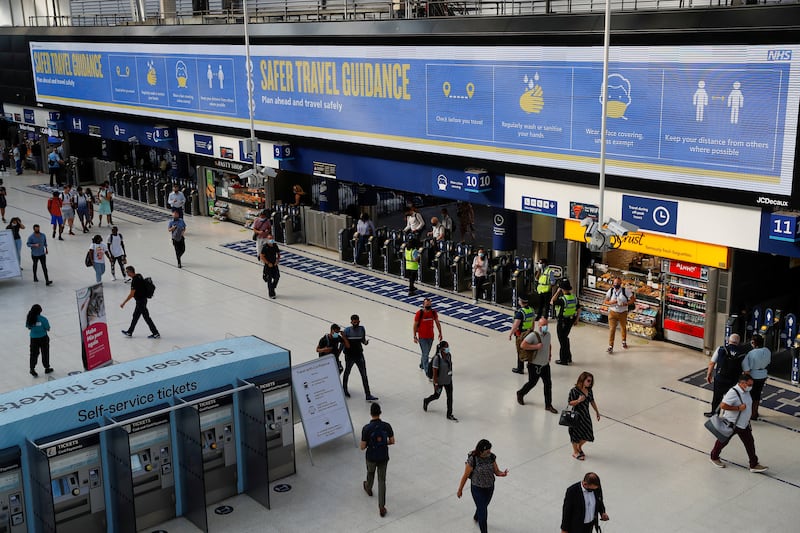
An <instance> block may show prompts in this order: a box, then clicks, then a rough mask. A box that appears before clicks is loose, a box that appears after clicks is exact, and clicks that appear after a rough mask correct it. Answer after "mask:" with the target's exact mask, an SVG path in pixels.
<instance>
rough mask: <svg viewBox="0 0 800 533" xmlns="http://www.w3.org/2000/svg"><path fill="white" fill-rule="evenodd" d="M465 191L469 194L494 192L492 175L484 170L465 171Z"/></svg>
mask: <svg viewBox="0 0 800 533" xmlns="http://www.w3.org/2000/svg"><path fill="white" fill-rule="evenodd" d="M464 190H465V191H467V192H481V193H484V192H489V191H491V190H492V175H491V174H489V173H488V172H487V171H486V170H483V169H467V170H466V171H464Z"/></svg>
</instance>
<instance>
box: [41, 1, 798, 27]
mask: <svg viewBox="0 0 800 533" xmlns="http://www.w3.org/2000/svg"><path fill="white" fill-rule="evenodd" d="M799 2H800V0H612V1H611V9H612V11H618V12H621V11H627V12H630V11H656V10H676V9H692V8H725V7H740V6H749V5H761V6H763V5H778V4H797V3H799ZM253 4H255V5H254V6H253V7H251V6H252V5H253ZM604 8H605V0H455V1H453V0H431V1H421V0H258V1H257V2H253V1H251V2H249V3H248V19H249V20H248V22H251V23H265V22H313V21H343V20H388V19H418V18H441V17H493V16H514V15H547V14H562V15H563V14H569V13H590V12H599V11H603V9H604ZM243 21H244V15H243V13H242V10H241V8H236V9H218V10H210V11H193V10H191V9H187V10H184V11H178V12H156V13H148V14H147V16H146V17H145V18H144V20H135V17H133V16H132V15H131V14H130V13H118V14H113V15H107V14H96V15H92V14H81V15H73V16H58V17H53V16H30V17H28V24H29V25H30V26H119V25H154V24H155V25H160V24H169V25H175V24H239V23H242V22H243Z"/></svg>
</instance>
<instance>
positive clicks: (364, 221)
mask: <svg viewBox="0 0 800 533" xmlns="http://www.w3.org/2000/svg"><path fill="white" fill-rule="evenodd" d="M374 236H375V224H373V222H372V219H370V216H369V213H361V217H360V218H359V219H358V224H356V234H355V239H356V249H355V256H354V257H353V262H354V263H358V259H359V258H360V257H361V253H362V252H363V251H364V246H365V245H366V244H367V241H368V240H369V238H370V237H374Z"/></svg>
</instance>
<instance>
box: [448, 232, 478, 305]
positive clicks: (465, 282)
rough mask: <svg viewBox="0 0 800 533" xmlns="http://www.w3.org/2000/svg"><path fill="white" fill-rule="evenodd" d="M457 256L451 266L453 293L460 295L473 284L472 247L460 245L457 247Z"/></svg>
mask: <svg viewBox="0 0 800 533" xmlns="http://www.w3.org/2000/svg"><path fill="white" fill-rule="evenodd" d="M454 253H455V255H454V256H453V261H452V263H451V265H450V268H451V274H452V277H453V292H455V293H459V292H462V291H465V290H467V287H469V286H470V284H471V283H472V263H471V262H469V261H470V259H471V258H472V255H473V254H472V245H469V244H465V243H463V242H462V243H459V244H457V245H456V247H455V252H454Z"/></svg>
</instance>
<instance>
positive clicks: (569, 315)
mask: <svg viewBox="0 0 800 533" xmlns="http://www.w3.org/2000/svg"><path fill="white" fill-rule="evenodd" d="M550 303H551V304H552V305H554V306H555V310H556V318H557V319H558V323H557V324H556V335H558V344H559V346H560V348H559V352H558V359H556V364H557V365H571V364H572V350H571V349H570V343H569V333H570V331H572V326H574V325H575V324H576V323H577V322H578V317H579V316H580V310H581V304H580V302H579V301H578V298H577V297H576V296H575V295H574V294H572V283H570V282H569V280H568V279H566V278H564V279H563V280H561V282H560V283H559V286H558V290H557V291H556V293H555V294H554V295H553V299H552V300H551V301H550Z"/></svg>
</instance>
